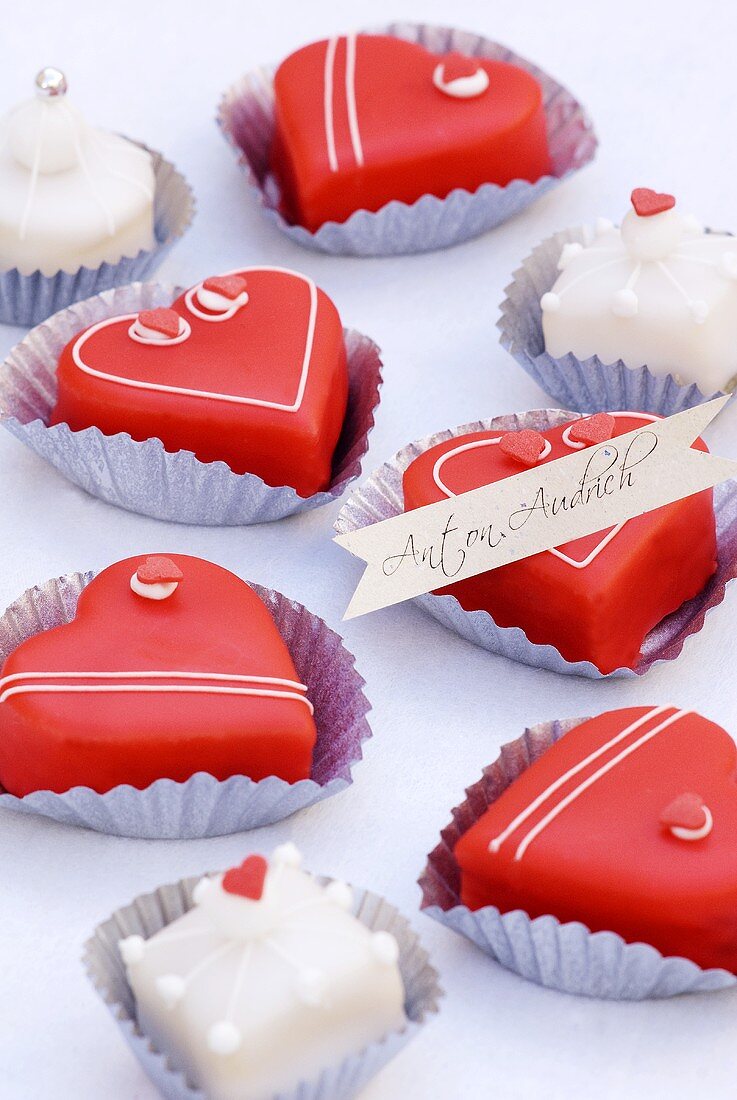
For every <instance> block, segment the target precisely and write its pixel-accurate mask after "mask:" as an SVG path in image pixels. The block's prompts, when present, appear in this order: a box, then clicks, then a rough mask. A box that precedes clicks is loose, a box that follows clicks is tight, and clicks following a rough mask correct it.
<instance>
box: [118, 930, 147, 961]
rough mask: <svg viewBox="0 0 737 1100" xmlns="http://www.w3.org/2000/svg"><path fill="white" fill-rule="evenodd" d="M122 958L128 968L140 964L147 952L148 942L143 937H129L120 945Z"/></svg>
mask: <svg viewBox="0 0 737 1100" xmlns="http://www.w3.org/2000/svg"><path fill="white" fill-rule="evenodd" d="M118 950H119V951H120V957H121V959H122V960H123V962H124V963H125V965H126V966H131V965H132V964H133V963H137V962H140V961H141V959H142V958H143V956H144V954H145V952H146V941H145V940H144V938H143V936H128V937H127V938H126V939H124V940H121V941H120V943H119V944H118Z"/></svg>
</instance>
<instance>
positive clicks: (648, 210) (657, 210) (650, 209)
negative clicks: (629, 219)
mask: <svg viewBox="0 0 737 1100" xmlns="http://www.w3.org/2000/svg"><path fill="white" fill-rule="evenodd" d="M631 202H632V206H633V207H634V211H635V213H636V214H637V216H638V217H640V218H652V217H653V215H655V214H663V213H665V211H666V210H672V209H673V207H674V206H675V205H676V200H675V198H674V197H673V195H666V194H664V193H662V192H660V191H651V190H650V188H649V187H636V188H635V189H634V191H633V192H632V195H631Z"/></svg>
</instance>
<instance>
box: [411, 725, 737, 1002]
mask: <svg viewBox="0 0 737 1100" xmlns="http://www.w3.org/2000/svg"><path fill="white" fill-rule="evenodd" d="M585 721H587V719H585V718H570V719H567V720H564V721H556V722H541V723H540V724H539V725H536V726H532V727H531V728H530V729H527V730H525V733H524V735H523V736H522V737H520V738H518V739H517V740H516V741H510V742H509V743H508V744H506V745H503V746H502V749H501V753H500V755H499V757H498V759H497V760H496V761H495V762H494V763H493V764H491V765H490V766H489V767H488V768H485V769H484V772H483V777H482V778H481V779H480V780H479V782H478V783H474V785H473V786H472V787H469V788H468V789H467V791H466V800H465V802H463V803H462V804H461V805H460V806H456V808H455V809H454V810H453V811H452V821H451V822H450V824H449V825H447V826H446V827H445V828H444V829H443V831H442V833H441V834H440V835H441V842H440V844H438V846H437V847H436V848H435V849H434V851H433V852H431V853H430V855H429V857H428V862H427V866H426V868H425V870H424V872H423V874H422V876H421V878H420V880H419V881H420V886H421V888H422V903H421V908H422V909H423V911H424V912H425V913H426V914H427V915H428V916H429V917H433V919H434V920H437V921H439V922H440V923H441V924H444V925H445V926H446V927H447V928H451V929H452V930H453V931H454V932H460V934H461V935H463V936H466V937H467V938H468V939H469V940H471V941H472V942H473V943H475V944H476V945H477V946H478V947H480V948H481V950H482V951H484V952H485V953H486V954H487V955H490V956H491V957H492V958H493V959H495V960H496V961H497V962H498V963H500V964H501V965H502V966H504V967H506V968H507V969H508V970H513V971H514V972H515V973H517V974H520V975H521V976H522V977H523V978H527V979H528V980H529V981H532V982H537V983H538V985H544V986H547V987H548V988H549V989H559V990H561V991H563V992H565V993H577V994H581V995H583V996H588V997H607V998H610V999H612V1000H616V1001H641V1000H645V999H646V998H649V997H673V996H676V995H677V994H679V993H702V992H706V991H707V990H712V989H725V988H726V987H727V986H731V985H734V984H735V982H737V977H735V975H734V974H732V973H730V972H729V971H728V970H720V969H709V970H704V969H702V968H701V967H700V966H697V965H696V963H694V962H691V960H690V959H684V958H680V957H678V956H664V955H662V954H661V953H660V951H658V950H657V948H655V947H652V946H651V945H650V944H646V943H627V942H626V941H625V940H623V939H622V937H621V936H619V935H618V934H617V933H616V932H590V931H589V929H588V928H587V927H586V925H584V924H580V923H579V922H577V921H570V922H567V923H561V922H560V921H559V920H558V919H557V918H556V917H554V916H541V917H536V918H535V919H534V920H533V919H532V918H531V917H529V916H528V914H527V913H525V912H523V911H522V910H521V909H515V910H513V911H511V912H509V913H500V912H499V910H498V909H497V908H496V906H493V905H487V906H484V907H483V908H482V909H475V910H473V909H469V908H468V907H467V906H465V905H463V904H462V903H461V900H460V885H461V876H460V870H459V867H458V864H457V862H456V859H455V855H454V851H455V846H456V844H457V843H458V841H459V840H460V838H461V837H462V836H463V835H464V833H467V832H468V830H469V829H470V828H471V826H472V825H474V823H475V822H476V821H478V819H479V818H480V817H481V816H482V815H483V814H484V813H485V811H486V810H487V808H488V807H489V806H490V805H491V804H492V803H493V802H495V801H496V799H497V798H498V797H499V795H500V794H501V793H502V791H504V790H506V788H507V787H508V786H509V785H510V783H513V782H514V780H515V779H517V778H518V777H519V776H520V775H521V774H522V772H524V771H525V769H526V768H528V767H529V766H530V764H533V763H534V762H535V761H536V760H537V759H539V757H540V756H542V754H543V753H544V752H545V751H546V750H547V749H548V748H550V746H551V745H553V744H554V743H555V742H556V741H557V740H558V739H559V738H560V737H563V736H564V735H565V734H566V733H568V732H569V730H572V729H574V727H575V726H578V725H580V724H581V723H582V722H585Z"/></svg>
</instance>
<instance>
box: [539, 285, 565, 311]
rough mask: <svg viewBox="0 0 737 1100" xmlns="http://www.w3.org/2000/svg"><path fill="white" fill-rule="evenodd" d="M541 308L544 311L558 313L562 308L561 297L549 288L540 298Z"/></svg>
mask: <svg viewBox="0 0 737 1100" xmlns="http://www.w3.org/2000/svg"><path fill="white" fill-rule="evenodd" d="M540 309H541V310H542V311H543V313H557V312H558V310H559V309H560V298H559V297H558V295H557V294H553V292H552V290H549V291H548V292H547V294H543V296H542V298H541V299H540Z"/></svg>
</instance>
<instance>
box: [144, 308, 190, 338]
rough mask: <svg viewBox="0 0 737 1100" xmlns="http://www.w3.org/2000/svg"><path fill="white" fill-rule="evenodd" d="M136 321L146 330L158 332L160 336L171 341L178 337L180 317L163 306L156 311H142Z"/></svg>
mask: <svg viewBox="0 0 737 1100" xmlns="http://www.w3.org/2000/svg"><path fill="white" fill-rule="evenodd" d="M138 320H139V321H140V323H141V324H142V325H144V326H145V327H146V328H150V329H153V331H154V332H160V333H161V334H162V336H168V337H170V338H171V339H173V338H174V337H175V336H178V335H179V323H180V317H179V314H178V313H175V311H174V310H173V309H165V308H164V307H163V306H159V308H158V309H144V310H141V312H140V313H139V314H138Z"/></svg>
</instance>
